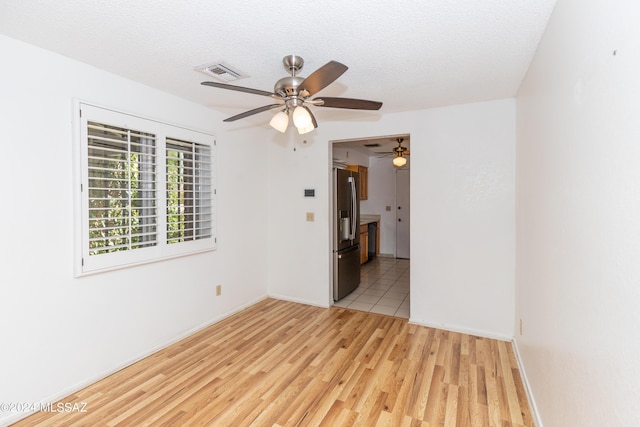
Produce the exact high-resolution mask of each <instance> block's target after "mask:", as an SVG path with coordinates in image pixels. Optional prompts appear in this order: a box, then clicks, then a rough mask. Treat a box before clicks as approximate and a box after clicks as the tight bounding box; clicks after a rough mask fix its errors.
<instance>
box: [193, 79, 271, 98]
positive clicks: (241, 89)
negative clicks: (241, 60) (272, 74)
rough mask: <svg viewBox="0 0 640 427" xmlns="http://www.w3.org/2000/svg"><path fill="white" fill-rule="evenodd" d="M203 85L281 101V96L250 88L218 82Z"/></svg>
mask: <svg viewBox="0 0 640 427" xmlns="http://www.w3.org/2000/svg"><path fill="white" fill-rule="evenodd" d="M201 84H203V85H205V86H212V87H217V88H220V89H229V90H235V91H238V92H245V93H252V94H254V95H262V96H270V97H272V98H278V99H281V97H280V96H278V95H276V94H275V93H272V92H267V91H266V90H260V89H251V88H250V87H242V86H234V85H228V84H225V83H216V82H202V83H201Z"/></svg>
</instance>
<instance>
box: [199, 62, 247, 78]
mask: <svg viewBox="0 0 640 427" xmlns="http://www.w3.org/2000/svg"><path fill="white" fill-rule="evenodd" d="M195 69H196V71H200V72H201V73H204V74H206V75H207V76H209V77H213V78H216V79H218V80H221V81H223V82H232V81H234V80H239V79H243V78H245V77H248V76H246V75H244V74H242V73H241V72H239V71H235V70H232V69H231V67H229V66H228V65H224V64H219V63H216V64H207V65H201V66H199V67H196V68H195Z"/></svg>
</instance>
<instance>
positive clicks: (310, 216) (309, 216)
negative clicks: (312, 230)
mask: <svg viewBox="0 0 640 427" xmlns="http://www.w3.org/2000/svg"><path fill="white" fill-rule="evenodd" d="M314 216H315V215H314V214H313V212H307V222H313V221H314V220H315V218H314Z"/></svg>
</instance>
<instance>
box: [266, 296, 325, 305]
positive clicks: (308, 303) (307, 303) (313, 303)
mask: <svg viewBox="0 0 640 427" xmlns="http://www.w3.org/2000/svg"><path fill="white" fill-rule="evenodd" d="M268 297H269V298H273V299H279V300H281V301H289V302H297V303H299V304H304V305H312V306H314V307H322V308H329V307H331V305H329V304H328V303H327V304H318V303H317V302H315V301H309V300H304V299H301V298H291V297H290V296H287V295H279V294H269V295H268Z"/></svg>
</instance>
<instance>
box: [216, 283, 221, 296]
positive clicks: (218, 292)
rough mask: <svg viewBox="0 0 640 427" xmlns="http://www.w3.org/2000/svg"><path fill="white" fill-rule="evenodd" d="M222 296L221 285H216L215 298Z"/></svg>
mask: <svg viewBox="0 0 640 427" xmlns="http://www.w3.org/2000/svg"><path fill="white" fill-rule="evenodd" d="M220 295H222V285H216V296H217V297H219V296H220Z"/></svg>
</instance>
